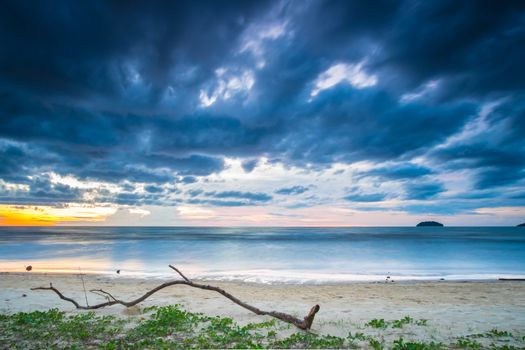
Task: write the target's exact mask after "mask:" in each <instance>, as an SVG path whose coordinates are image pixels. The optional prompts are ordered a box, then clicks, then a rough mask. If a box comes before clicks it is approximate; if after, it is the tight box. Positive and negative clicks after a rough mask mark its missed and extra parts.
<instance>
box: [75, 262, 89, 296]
mask: <svg viewBox="0 0 525 350" xmlns="http://www.w3.org/2000/svg"><path fill="white" fill-rule="evenodd" d="M78 272H79V276H80V279H81V280H82V288H84V298H86V305H87V306H89V303H88V299H87V293H86V285H85V284H84V276H82V270H81V269H80V267H79V268H78Z"/></svg>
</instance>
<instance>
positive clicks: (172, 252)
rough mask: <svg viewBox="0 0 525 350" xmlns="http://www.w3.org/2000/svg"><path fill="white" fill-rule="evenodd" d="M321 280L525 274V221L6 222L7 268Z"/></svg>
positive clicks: (0, 232) (3, 262)
mask: <svg viewBox="0 0 525 350" xmlns="http://www.w3.org/2000/svg"><path fill="white" fill-rule="evenodd" d="M168 264H173V265H176V266H177V267H179V268H181V269H182V270H183V271H185V272H186V273H187V274H188V275H190V276H192V277H194V278H208V279H219V280H242V281H252V282H263V283H273V282H285V283H304V282H309V283H317V282H348V281H356V280H384V279H385V277H386V276H387V275H389V276H391V277H392V278H393V279H397V280H401V279H405V280H411V279H437V278H445V279H494V278H498V277H511V278H518V277H519V278H523V277H525V228H514V227H445V228H443V227H435V228H434V227H357V228H282V227H281V228H203V227H51V228H49V227H44V228H38V227H20V228H15V227H3V228H0V271H23V270H24V266H26V265H32V266H33V268H34V271H37V272H38V271H57V272H68V271H69V272H76V271H78V270H79V269H80V270H81V271H82V272H98V273H108V274H111V275H115V276H116V274H115V270H117V269H121V270H122V273H121V275H130V276H131V275H133V276H136V275H138V276H151V277H157V276H158V277H165V276H173V274H172V271H171V270H170V269H169V268H168V266H167V265H168Z"/></svg>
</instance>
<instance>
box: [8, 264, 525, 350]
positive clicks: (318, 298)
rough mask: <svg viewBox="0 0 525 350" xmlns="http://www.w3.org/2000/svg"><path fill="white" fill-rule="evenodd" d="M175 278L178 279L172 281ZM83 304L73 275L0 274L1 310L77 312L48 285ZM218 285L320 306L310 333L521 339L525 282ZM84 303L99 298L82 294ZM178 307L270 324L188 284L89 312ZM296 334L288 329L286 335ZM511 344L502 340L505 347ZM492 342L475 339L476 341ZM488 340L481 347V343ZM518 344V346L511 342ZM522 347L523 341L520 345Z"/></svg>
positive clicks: (147, 284) (124, 282)
mask: <svg viewBox="0 0 525 350" xmlns="http://www.w3.org/2000/svg"><path fill="white" fill-rule="evenodd" d="M174 278H177V277H174ZM82 279H83V280H84V283H85V288H86V290H90V289H94V288H96V289H104V290H105V291H108V292H111V293H112V294H113V295H115V296H116V297H118V298H121V299H124V300H130V299H133V298H136V297H138V296H140V295H142V294H143V293H145V292H146V291H148V290H150V289H152V288H153V287H155V286H157V285H159V284H160V283H162V282H163V281H164V280H159V279H144V278H129V277H123V276H118V275H115V276H111V277H110V276H108V275H96V274H92V275H90V274H85V275H83V276H82ZM49 283H52V284H53V286H54V287H56V288H57V289H59V290H60V291H62V292H63V293H64V294H65V295H66V296H69V297H72V298H74V299H75V300H77V301H79V302H80V303H82V304H83V303H84V302H85V300H84V292H83V285H82V280H81V278H80V276H79V275H78V274H47V273H31V272H28V273H2V274H1V275H0V300H1V303H0V313H3V314H6V313H15V312H20V311H23V312H30V311H35V310H47V309H50V308H58V309H60V310H64V311H66V312H67V313H72V314H74V313H79V312H85V311H79V310H76V309H75V308H74V306H73V305H72V304H71V303H69V302H66V301H63V300H60V299H59V298H58V297H57V295H55V294H54V293H53V292H51V291H31V290H30V288H33V287H39V286H48V285H49ZM210 284H213V285H217V286H219V287H221V288H223V289H225V290H226V291H228V292H230V293H232V294H233V295H235V296H237V297H238V298H239V299H241V300H243V301H245V302H247V303H250V304H252V305H254V306H257V307H259V308H261V309H265V310H277V311H284V312H288V313H290V314H293V315H296V316H300V317H303V316H304V315H306V314H307V312H308V311H309V310H310V308H311V307H312V306H313V305H315V304H319V305H320V306H321V310H320V312H319V313H318V315H317V317H316V319H315V321H314V324H313V326H312V332H315V333H318V334H331V335H335V336H346V335H347V334H348V333H349V332H352V333H355V332H363V333H364V334H366V335H374V336H381V337H383V338H384V339H385V341H386V342H388V341H389V339H395V338H399V337H400V336H402V337H404V338H405V339H410V340H414V341H426V342H428V341H436V342H442V343H445V344H451V343H455V342H456V340H457V339H458V338H461V337H466V336H469V335H474V334H480V333H486V332H490V331H491V330H493V329H497V330H504V331H508V332H511V333H512V334H514V335H515V338H516V339H518V338H517V337H522V336H524V335H525V282H520V281H468V282H461V281H453V282H451V281H425V282H394V283H385V282H375V283H370V282H367V283H365V282H358V283H347V284H258V283H238V282H218V281H213V282H210ZM88 301H89V303H90V304H95V303H98V302H102V301H104V299H103V298H102V297H99V296H97V295H95V294H93V293H89V292H88ZM170 304H181V305H182V306H183V308H184V309H186V310H188V311H191V312H202V313H204V314H207V315H211V316H215V315H218V316H228V317H232V318H233V319H234V320H235V321H236V322H238V323H239V324H247V323H249V322H261V321H264V320H269V319H270V318H269V317H266V316H257V315H255V314H253V313H251V312H250V311H248V310H245V309H243V308H241V307H240V306H238V305H236V304H234V303H232V302H231V301H230V300H228V299H226V298H224V297H223V296H221V295H220V294H218V293H215V292H212V291H204V290H199V289H195V288H191V287H188V286H172V287H168V288H166V289H164V290H162V291H159V292H158V293H156V294H154V295H153V296H151V297H150V298H148V299H147V300H145V301H144V302H143V303H141V304H139V305H138V307H132V308H130V309H127V308H125V307H123V306H120V305H115V306H111V307H107V308H102V309H99V310H95V312H96V313H97V314H100V315H115V316H118V317H131V318H140V317H142V310H143V308H144V307H147V306H152V305H157V306H164V305H170ZM405 316H410V317H411V318H413V319H414V320H421V319H424V320H427V322H426V325H425V326H424V327H422V326H418V325H416V324H408V325H406V326H404V327H402V328H399V329H398V328H392V327H388V328H386V329H376V328H373V327H369V326H366V325H365V324H366V323H367V322H369V321H370V320H372V319H385V320H386V321H389V320H397V319H402V318H403V317H405ZM291 331H295V329H288V330H287V331H285V332H291ZM516 339H514V340H513V339H511V340H505V341H506V342H507V343H509V344H513V342H516V341H517V340H516ZM483 341H486V342H494V339H482V340H481V342H482V343H483ZM488 344H489V343H487V346H488ZM515 345H517V346H520V344H519V343H517V344H515ZM521 346H523V344H521Z"/></svg>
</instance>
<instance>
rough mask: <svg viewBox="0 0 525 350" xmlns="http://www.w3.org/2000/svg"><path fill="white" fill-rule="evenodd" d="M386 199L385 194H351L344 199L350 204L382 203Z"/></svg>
mask: <svg viewBox="0 0 525 350" xmlns="http://www.w3.org/2000/svg"><path fill="white" fill-rule="evenodd" d="M385 198H386V194H384V193H366V194H351V195H348V196H345V197H344V199H345V200H347V201H350V202H381V201H383V200H384V199H385Z"/></svg>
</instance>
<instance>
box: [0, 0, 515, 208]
mask: <svg viewBox="0 0 525 350" xmlns="http://www.w3.org/2000/svg"><path fill="white" fill-rule="evenodd" d="M60 9H61V10H60V11H54V10H51V9H50V8H49V6H46V5H45V4H43V3H38V2H37V3H35V4H32V6H30V7H28V6H23V5H20V4H18V3H16V2H12V3H9V4H5V6H4V7H3V9H2V12H1V13H0V40H1V41H2V48H1V49H0V125H2V127H1V128H0V180H1V182H0V184H1V186H0V192H1V193H0V202H1V203H15V204H16V203H20V204H25V203H42V204H46V203H48V204H51V205H57V206H58V205H62V204H67V203H92V202H96V201H105V202H106V203H115V204H119V205H133V206H135V205H145V204H155V205H189V204H191V203H189V201H193V202H194V205H206V206H214V205H216V206H253V205H258V204H259V205H260V204H265V205H278V203H274V202H273V197H272V196H271V195H270V194H269V193H273V192H274V191H275V189H276V188H277V189H278V190H277V191H276V192H275V193H276V194H279V195H290V196H289V197H288V198H284V197H281V199H282V200H283V201H285V202H286V203H285V204H284V205H286V206H287V207H293V206H301V205H302V206H309V205H310V206H311V205H312V204H313V203H318V202H319V201H325V202H337V201H339V200H341V198H342V197H344V196H347V198H346V199H347V200H351V201H356V202H358V201H359V202H366V201H371V200H374V201H376V200H377V201H383V200H385V199H386V198H397V195H398V194H399V192H402V191H404V192H405V193H406V198H407V199H410V200H421V201H424V200H432V201H436V202H437V203H436V204H435V205H436V207H435V208H434V209H432V208H431V206H428V207H427V208H428V210H435V211H436V212H438V211H439V210H440V209H439V207H440V206H441V207H443V206H447V208H448V207H455V208H456V209H457V208H460V209H461V210H472V209H475V206H476V205H482V204H483V205H485V207H486V203H484V202H483V201H484V200H486V199H488V198H489V197H490V198H491V199H492V200H493V201H494V202H498V203H499V205H500V206H501V207H506V206H507V205H510V206H512V205H514V204H515V203H514V202H513V201H514V200H513V199H511V198H507V197H508V196H505V193H513V194H515V193H520V191H523V188H524V186H525V172H524V171H525V170H524V169H525V158H524V156H523V155H524V154H525V142H524V141H523V140H525V126H524V125H525V124H524V123H523V116H524V113H525V104H524V102H523V101H524V100H525V99H524V94H525V93H524V90H523V81H525V69H524V68H523V64H522V62H524V61H525V48H523V45H521V43H522V42H524V41H525V29H524V28H525V26H524V25H523V15H524V13H525V6H524V5H523V4H522V3H520V2H501V3H488V2H476V3H470V2H457V1H448V0H446V1H427V2H424V3H417V4H416V3H414V2H412V1H400V2H391V1H378V2H374V3H373V4H370V3H366V2H359V1H337V0H335V1H316V0H314V1H310V2H306V3H295V2H291V3H289V4H286V6H282V4H281V3H271V2H263V1H250V2H246V1H224V2H223V1H214V2H211V3H194V2H171V1H160V2H155V3H133V4H127V5H125V6H124V5H122V4H119V3H103V4H98V3H97V4H95V3H91V2H86V3H75V2H71V3H70V2H64V3H61V6H60ZM71 18H75V21H74V23H73V22H72V21H71ZM94 23H96V25H94ZM487 105H491V106H492V107H491V108H487ZM473 124H475V125H477V126H478V127H477V128H472V129H469V130H468V131H469V132H465V130H466V129H468V126H469V125H473ZM231 159H235V161H236V162H238V163H239V165H235V166H233V165H231V164H233V163H231V162H230V160H231ZM227 161H228V162H227ZM236 164H237V163H236ZM277 166H280V167H281V168H282V169H281V168H280V169H279V170H275V169H277ZM269 169H270V170H269ZM333 169H338V170H333ZM343 169H344V170H343ZM327 170H330V174H328V173H327ZM300 172H305V173H308V174H309V175H310V177H309V178H308V179H307V180H305V181H308V183H312V184H315V188H314V187H312V188H309V189H308V191H309V192H308V194H311V196H310V197H308V198H303V197H304V196H295V197H294V196H292V195H293V194H300V193H304V192H306V190H305V188H306V187H302V186H291V187H286V186H288V185H287V184H289V183H290V181H284V180H285V179H284V178H286V177H288V176H297V174H298V173H300ZM51 173H53V174H56V175H57V176H60V177H63V178H65V177H70V178H74V179H76V180H77V181H79V182H81V183H82V184H91V185H93V184H96V185H93V186H91V187H90V186H87V185H86V186H84V187H82V186H81V185H80V184H73V183H67V181H66V182H64V183H61V182H57V181H54V180H53V179H52V178H50V175H49V174H51ZM225 174H228V175H225ZM268 174H270V175H268ZM219 183H220V186H222V185H223V184H224V185H225V187H214V186H218V184H219ZM297 183H302V182H297ZM371 183H374V184H378V185H381V188H380V189H371V187H370V186H371ZM237 186H238V187H237ZM348 186H356V187H357V190H356V191H355V192H353V193H352V194H348V192H346V191H345V190H344V188H346V187H348ZM117 188H118V190H117ZM175 188H180V189H179V190H178V191H180V193H179V192H177V190H175ZM216 188H242V189H243V191H223V192H220V191H216ZM142 189H144V190H142ZM163 189H164V190H163ZM445 189H450V191H449V192H450V193H449V192H446V193H445ZM458 189H459V190H458ZM466 191H471V193H474V192H475V194H476V196H477V197H479V198H471V199H469V201H470V202H471V203H470V204H469V205H468V206H467V205H464V204H463V203H459V201H460V200H466V199H461V198H459V196H460V195H458V198H453V197H451V196H453V194H454V193H458V192H466ZM494 192H496V193H497V194H496V195H494ZM490 193H492V194H490ZM444 196H448V198H449V199H450V200H453V201H455V203H445V202H440V201H442V200H443V201H444V199H443V197H444ZM299 200H301V203H299V202H298V201H299ZM197 202H199V203H197ZM346 204H348V203H346ZM189 206H191V205H189ZM467 207H468V208H467ZM247 209H249V208H247ZM405 209H406V210H407V211H410V212H415V211H416V210H417V209H415V208H412V207H410V208H409V207H408V206H405ZM273 211H274V212H276V211H278V208H274V210H273ZM441 211H442V210H441Z"/></svg>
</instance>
